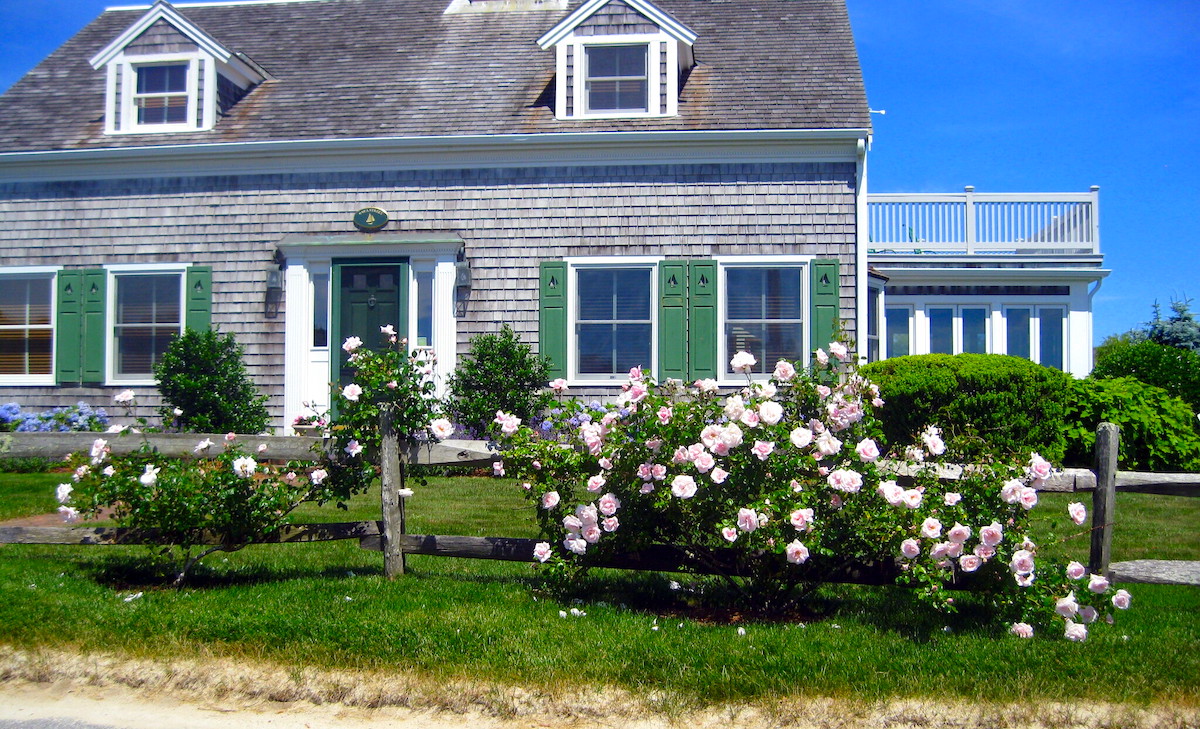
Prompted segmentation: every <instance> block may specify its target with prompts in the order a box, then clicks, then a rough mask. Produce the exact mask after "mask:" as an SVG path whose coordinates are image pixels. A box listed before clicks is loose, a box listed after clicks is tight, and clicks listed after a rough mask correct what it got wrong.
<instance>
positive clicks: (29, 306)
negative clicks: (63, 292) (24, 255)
mask: <svg viewBox="0 0 1200 729" xmlns="http://www.w3.org/2000/svg"><path fill="white" fill-rule="evenodd" d="M56 271H57V269H54V268H41V267H37V268H34V267H28V268H27V267H22V268H14V269H8V270H2V271H0V384H5V385H46V384H53V383H54V315H55V295H54V280H55V279H54V276H55V272H56Z"/></svg>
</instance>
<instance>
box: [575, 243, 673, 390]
mask: <svg viewBox="0 0 1200 729" xmlns="http://www.w3.org/2000/svg"><path fill="white" fill-rule="evenodd" d="M652 273H653V269H651V268H648V267H646V268H580V269H578V270H577V271H576V291H577V292H578V294H577V300H576V301H577V304H576V305H577V315H576V318H575V342H576V346H577V348H578V349H577V351H576V355H577V357H576V362H577V369H578V374H579V375H580V376H581V377H585V378H587V377H599V378H605V379H607V378H613V377H617V376H620V375H624V374H626V373H627V372H628V371H629V370H630V368H632V367H637V366H639V365H640V366H650V365H651V364H653V360H652V359H651V357H652V342H653V329H654V322H653V318H652V317H653V308H652V306H651V301H652V289H651V274H652Z"/></svg>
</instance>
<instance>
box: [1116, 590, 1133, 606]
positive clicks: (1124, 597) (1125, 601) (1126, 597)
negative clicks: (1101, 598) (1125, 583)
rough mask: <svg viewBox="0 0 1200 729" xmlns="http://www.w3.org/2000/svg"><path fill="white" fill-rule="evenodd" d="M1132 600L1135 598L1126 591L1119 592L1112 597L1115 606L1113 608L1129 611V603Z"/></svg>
mask: <svg viewBox="0 0 1200 729" xmlns="http://www.w3.org/2000/svg"><path fill="white" fill-rule="evenodd" d="M1132 599H1133V596H1132V595H1130V594H1129V593H1128V592H1126V591H1125V590H1117V591H1116V593H1115V594H1114V595H1113V596H1112V604H1113V607H1115V608H1116V609H1118V610H1128V609H1129V602H1130V601H1131V600H1132Z"/></svg>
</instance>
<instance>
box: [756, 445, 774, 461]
mask: <svg viewBox="0 0 1200 729" xmlns="http://www.w3.org/2000/svg"><path fill="white" fill-rule="evenodd" d="M774 450H775V444H774V443H770V442H767V441H762V440H756V441H754V447H753V448H751V449H750V452H751V453H753V454H754V455H756V456H758V460H760V461H765V460H767V458H768V457H769V456H770V455H771V452H772V451H774Z"/></svg>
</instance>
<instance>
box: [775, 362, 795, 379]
mask: <svg viewBox="0 0 1200 729" xmlns="http://www.w3.org/2000/svg"><path fill="white" fill-rule="evenodd" d="M774 374H775V379H777V380H780V381H781V382H787V381H788V380H790V379H792V378H793V377H795V376H796V368H795V367H794V366H792V363H791V362H788V361H787V360H784V359H781V360H779V361H778V362H776V363H775V373H774Z"/></svg>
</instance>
